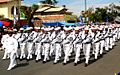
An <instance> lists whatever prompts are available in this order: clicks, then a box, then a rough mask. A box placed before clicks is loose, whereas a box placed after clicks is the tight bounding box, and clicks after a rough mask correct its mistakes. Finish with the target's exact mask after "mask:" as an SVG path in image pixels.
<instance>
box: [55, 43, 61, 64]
mask: <svg viewBox="0 0 120 75" xmlns="http://www.w3.org/2000/svg"><path fill="white" fill-rule="evenodd" d="M55 47H56V48H55V60H54V63H57V61H58V60H60V57H61V44H60V43H56V44H55Z"/></svg>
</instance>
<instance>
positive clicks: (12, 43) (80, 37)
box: [1, 24, 120, 70]
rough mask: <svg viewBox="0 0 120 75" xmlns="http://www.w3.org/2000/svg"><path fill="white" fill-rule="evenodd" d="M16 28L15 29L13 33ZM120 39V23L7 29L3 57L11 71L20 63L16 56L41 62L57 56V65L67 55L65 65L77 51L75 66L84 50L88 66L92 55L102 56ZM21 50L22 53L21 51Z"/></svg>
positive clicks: (4, 36)
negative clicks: (8, 61) (8, 60)
mask: <svg viewBox="0 0 120 75" xmlns="http://www.w3.org/2000/svg"><path fill="white" fill-rule="evenodd" d="M13 31H14V32H13ZM119 39H120V25H119V24H109V25H86V26H76V27H70V26H69V27H49V26H48V27H42V28H40V27H35V28H34V30H33V28H32V27H28V28H26V30H24V29H23V28H20V30H19V31H17V30H16V29H13V30H12V33H11V31H5V33H4V35H3V37H2V40H1V43H2V44H3V46H2V48H3V49H4V51H5V52H4V56H3V58H2V59H7V58H10V65H9V67H8V69H7V70H11V69H12V68H13V67H14V66H16V65H17V63H16V58H19V59H20V60H23V59H26V60H30V59H33V55H35V60H36V62H38V61H39V60H41V59H43V60H42V61H43V63H46V62H47V61H49V60H50V59H51V58H54V62H53V63H54V64H57V63H58V62H59V61H60V60H61V57H63V59H64V60H63V65H65V64H67V63H68V62H69V61H70V56H71V55H72V54H73V53H74V54H75V57H74V65H75V66H76V65H77V64H78V62H80V61H81V58H80V56H81V52H83V54H84V58H85V66H87V65H88V64H89V59H90V57H91V55H94V60H97V59H98V56H100V57H102V55H103V52H104V51H109V50H111V49H112V48H113V47H114V46H115V44H116V43H115V42H116V41H118V40H119ZM19 52H20V54H19Z"/></svg>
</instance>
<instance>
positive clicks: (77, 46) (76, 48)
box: [73, 27, 82, 66]
mask: <svg viewBox="0 0 120 75" xmlns="http://www.w3.org/2000/svg"><path fill="white" fill-rule="evenodd" d="M75 32H76V39H75V41H74V42H73V44H74V51H75V61H74V66H76V65H77V64H78V62H79V61H80V59H79V57H80V52H81V49H82V37H81V36H82V33H81V32H82V28H80V29H79V28H78V27H75Z"/></svg>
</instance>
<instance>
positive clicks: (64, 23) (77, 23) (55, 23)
mask: <svg viewBox="0 0 120 75" xmlns="http://www.w3.org/2000/svg"><path fill="white" fill-rule="evenodd" d="M42 24H43V25H45V26H74V27H75V26H82V25H85V23H80V22H76V23H67V22H50V23H42Z"/></svg>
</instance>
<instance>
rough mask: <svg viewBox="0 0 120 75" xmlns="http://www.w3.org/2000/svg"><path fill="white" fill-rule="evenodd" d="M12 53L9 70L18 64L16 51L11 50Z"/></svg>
mask: <svg viewBox="0 0 120 75" xmlns="http://www.w3.org/2000/svg"><path fill="white" fill-rule="evenodd" d="M9 54H10V64H9V67H8V69H7V70H11V69H12V68H13V67H14V66H16V64H17V63H16V59H15V58H16V55H15V52H11V53H9Z"/></svg>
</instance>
